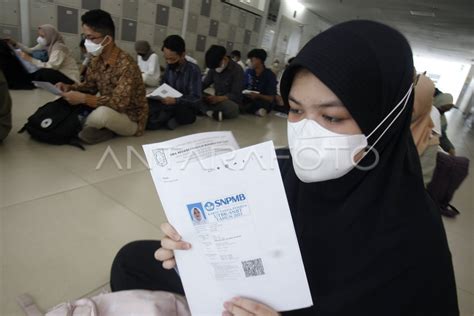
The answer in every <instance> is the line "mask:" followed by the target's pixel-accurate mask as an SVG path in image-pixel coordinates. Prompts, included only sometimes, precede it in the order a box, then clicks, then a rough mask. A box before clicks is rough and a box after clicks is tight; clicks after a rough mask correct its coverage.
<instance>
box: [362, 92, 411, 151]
mask: <svg viewBox="0 0 474 316" xmlns="http://www.w3.org/2000/svg"><path fill="white" fill-rule="evenodd" d="M412 91H413V83H412V84H411V86H410V88H409V89H408V92H407V93H406V94H405V96H404V97H403V98H402V99H401V100H400V102H399V103H398V104H397V105H396V106H395V107H394V108H393V109H392V111H390V113H388V115H387V116H386V117H385V118H384V119H383V120H382V122H380V123H379V125H377V127H376V128H374V130H373V131H372V132H371V133H370V134H369V136H367V138H369V137H370V136H372V135H373V134H374V133H375V132H376V131H377V129H378V128H379V127H380V126H382V124H383V123H384V122H385V121H386V120H387V119H388V118H389V117H390V116H391V115H392V113H393V112H395V110H396V109H397V108H398V107H399V106H400V105H401V104H402V103H403V102H404V103H403V107H402V109H401V111H400V112H398V114H397V116H395V118H394V119H393V121H392V122H390V124H388V126H387V127H386V128H385V130H384V131H383V132H382V134H380V136H379V138H377V140H376V141H375V142H374V143H373V144H372V146H370V148H369V150H367V151H366V152H365V153H364V156H365V155H366V154H368V153H369V152H370V151H371V150H372V149H373V148H374V147H375V145H377V143H378V142H379V140H380V139H381V138H382V136H383V135H384V134H385V133H386V132H387V131H388V129H389V128H390V126H392V125H393V123H395V121H396V120H397V118H398V117H399V116H400V115H401V114H402V113H403V111H404V110H405V108H406V106H407V103H408V100H409V99H410V95H411V92H412Z"/></svg>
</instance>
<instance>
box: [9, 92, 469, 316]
mask: <svg viewBox="0 0 474 316" xmlns="http://www.w3.org/2000/svg"><path fill="white" fill-rule="evenodd" d="M12 97H13V103H14V109H13V110H14V114H13V119H14V132H12V133H11V135H10V136H9V137H8V138H7V140H6V141H5V142H4V144H3V145H0V238H1V239H0V267H1V273H0V315H2V316H4V315H8V316H10V315H22V313H21V311H20V310H19V309H18V307H17V306H16V303H15V297H16V296H18V295H19V294H21V293H24V292H27V293H30V294H31V295H33V297H34V298H35V299H36V301H37V302H38V304H39V306H40V307H41V308H43V309H47V308H49V307H51V306H53V305H55V304H57V303H59V302H62V301H65V300H68V299H72V298H78V297H81V296H84V295H87V294H88V293H91V292H93V291H96V290H97V289H99V288H101V287H102V286H104V285H105V284H106V283H107V282H108V274H109V268H110V264H111V262H112V258H113V256H114V254H115V253H116V251H117V250H118V249H119V248H120V247H121V246H122V245H123V244H125V243H126V242H128V241H131V240H135V239H143V238H155V239H156V238H160V236H161V234H160V232H159V230H158V226H159V224H160V223H161V222H162V221H163V220H164V215H163V211H162V208H161V205H160V202H159V200H158V198H157V195H156V192H155V189H154V187H153V184H152V181H151V177H150V175H149V174H148V171H147V170H146V167H145V166H144V164H143V163H142V162H141V161H140V159H139V158H137V157H136V156H134V155H132V159H131V161H130V166H127V151H130V150H131V148H133V149H134V150H136V151H137V152H138V153H139V155H141V156H142V157H144V156H143V151H142V149H141V145H142V144H146V143H152V142H158V141H162V140H165V139H170V138H175V137H178V136H182V135H186V134H191V133H196V132H202V131H212V130H231V131H233V132H234V134H235V137H236V138H237V141H238V142H239V144H240V145H241V146H242V147H244V146H247V145H250V144H255V143H258V142H261V141H264V140H270V139H272V140H273V141H274V142H275V144H276V146H284V145H286V143H287V142H286V121H285V120H284V119H282V118H279V117H275V116H273V115H272V116H269V117H267V118H263V119H262V118H256V117H253V116H243V117H241V118H239V119H237V120H233V121H225V122H222V123H217V122H214V121H211V120H209V119H205V118H200V119H199V121H198V122H197V123H196V124H194V125H192V126H187V127H182V128H179V129H178V130H176V131H172V132H171V131H156V132H148V133H146V134H145V135H144V136H143V137H140V138H134V137H132V138H117V139H114V140H112V141H110V142H108V143H106V144H100V145H95V146H89V147H87V150H86V151H81V150H79V149H77V148H75V147H70V146H51V145H44V144H40V143H37V142H35V141H32V140H30V139H29V137H28V136H27V135H25V134H17V133H16V132H15V131H17V130H18V129H19V128H20V127H21V126H22V124H23V123H24V122H25V120H26V118H27V117H28V115H30V114H31V113H33V111H34V109H35V108H36V107H37V106H38V105H41V104H44V103H45V102H47V101H49V100H50V99H52V98H51V96H50V95H49V94H48V93H47V92H44V91H41V90H35V91H29V92H25V91H21V92H20V91H13V92H12ZM450 134H451V135H452V140H453V142H454V143H455V144H456V145H457V148H458V152H459V154H462V155H465V156H468V157H469V158H471V159H473V158H474V132H473V131H472V130H469V129H468V128H466V127H463V124H462V120H461V118H460V115H456V113H453V115H452V118H451V122H450ZM108 146H110V149H111V150H113V152H114V154H115V156H116V157H117V160H118V162H119V164H120V166H118V165H117V164H116V163H115V162H114V161H113V159H111V157H110V156H108V158H107V159H106V160H105V161H104V163H103V164H102V166H101V167H100V168H97V167H98V165H99V162H100V160H101V158H102V157H103V155H104V152H105V151H106V150H107V148H108ZM128 146H132V147H128ZM127 148H128V149H127ZM472 171H473V168H472V167H471V175H470V177H469V178H468V179H467V180H466V182H465V183H464V184H463V186H462V187H461V189H460V190H459V191H458V192H457V194H456V196H455V199H454V204H455V205H456V206H457V207H458V208H459V209H460V210H461V211H462V215H461V216H459V217H458V218H456V219H454V220H445V224H446V230H447V232H448V237H449V242H450V245H451V249H452V252H453V257H454V264H455V270H456V278H457V283H458V287H459V300H460V305H461V308H462V312H463V314H462V315H466V316H467V315H469V316H471V315H473V313H474V261H473V256H474V213H473V211H474V207H473V193H474V192H473V184H474V183H473V182H474V176H473V175H472V174H473V173H472Z"/></svg>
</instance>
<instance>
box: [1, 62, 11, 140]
mask: <svg viewBox="0 0 474 316" xmlns="http://www.w3.org/2000/svg"><path fill="white" fill-rule="evenodd" d="M11 129H12V99H11V97H10V92H9V91H8V84H7V80H6V79H5V76H4V75H3V71H2V70H1V69H0V142H2V141H3V140H4V139H5V138H6V137H7V136H8V134H9V133H10V131H11Z"/></svg>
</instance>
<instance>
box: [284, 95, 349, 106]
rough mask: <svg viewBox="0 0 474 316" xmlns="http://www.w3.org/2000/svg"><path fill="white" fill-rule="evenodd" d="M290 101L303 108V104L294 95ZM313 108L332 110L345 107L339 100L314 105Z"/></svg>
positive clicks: (290, 97)
mask: <svg viewBox="0 0 474 316" xmlns="http://www.w3.org/2000/svg"><path fill="white" fill-rule="evenodd" d="M288 100H290V101H292V102H294V103H296V104H297V105H300V106H303V102H301V101H299V100H297V99H296V98H295V97H293V96H292V95H290V96H288ZM312 106H316V107H318V108H330V107H336V106H343V105H342V103H341V101H339V100H331V101H327V102H323V103H319V104H312Z"/></svg>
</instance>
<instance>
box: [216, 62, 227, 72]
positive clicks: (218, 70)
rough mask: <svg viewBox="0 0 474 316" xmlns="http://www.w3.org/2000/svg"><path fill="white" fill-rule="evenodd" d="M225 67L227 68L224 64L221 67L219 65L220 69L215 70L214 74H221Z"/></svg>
mask: <svg viewBox="0 0 474 316" xmlns="http://www.w3.org/2000/svg"><path fill="white" fill-rule="evenodd" d="M225 67H227V65H226V64H225V63H224V64H223V65H221V66H220V67H218V68H216V72H218V73H221V72H223V71H224V69H225Z"/></svg>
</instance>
